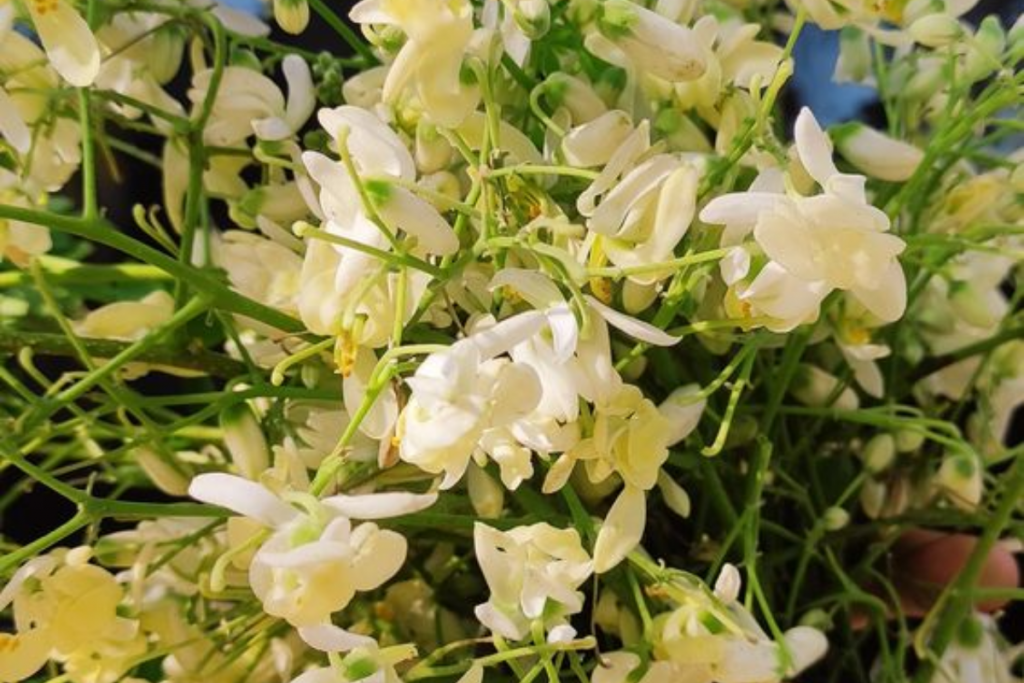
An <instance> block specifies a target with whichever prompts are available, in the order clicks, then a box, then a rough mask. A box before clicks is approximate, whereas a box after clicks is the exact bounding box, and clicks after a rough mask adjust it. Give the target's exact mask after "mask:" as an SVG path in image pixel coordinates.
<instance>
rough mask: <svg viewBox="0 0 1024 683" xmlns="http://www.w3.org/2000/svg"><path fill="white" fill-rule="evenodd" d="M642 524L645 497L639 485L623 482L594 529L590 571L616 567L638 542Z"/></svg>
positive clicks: (644, 522)
mask: <svg viewBox="0 0 1024 683" xmlns="http://www.w3.org/2000/svg"><path fill="white" fill-rule="evenodd" d="M646 525H647V497H646V496H645V495H644V491H643V489H640V488H638V487H636V486H633V485H631V484H626V486H625V487H624V488H623V489H622V493H620V494H619V497H618V498H616V499H615V502H614V503H612V507H611V509H610V510H608V516H607V517H606V518H605V520H604V522H603V523H602V524H601V530H600V531H599V532H598V533H597V541H595V543H594V571H595V572H596V573H598V574H603V573H605V572H607V571H611V570H612V569H614V568H615V567H617V566H618V565H619V563H620V562H622V561H623V560H624V559H626V556H627V555H628V554H629V553H631V552H633V550H634V549H636V547H637V546H639V545H640V540H641V539H642V538H643V535H644V527H645V526H646Z"/></svg>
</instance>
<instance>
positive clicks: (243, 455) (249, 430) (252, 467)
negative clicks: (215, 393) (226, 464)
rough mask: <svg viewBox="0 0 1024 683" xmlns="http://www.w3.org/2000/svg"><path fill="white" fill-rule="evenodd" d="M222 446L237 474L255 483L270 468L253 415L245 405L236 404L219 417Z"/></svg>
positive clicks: (266, 452)
mask: <svg viewBox="0 0 1024 683" xmlns="http://www.w3.org/2000/svg"><path fill="white" fill-rule="evenodd" d="M220 428H221V430H222V431H223V432H224V445H225V446H226V447H227V449H228V453H230V454H231V460H232V461H233V462H234V463H235V467H236V468H237V469H238V473H239V474H241V475H242V476H243V477H245V478H246V479H251V480H253V481H256V480H257V479H259V476H260V475H261V474H263V472H264V471H265V470H266V469H267V468H268V467H269V466H270V449H269V448H268V447H267V440H266V438H265V437H264V436H263V430H262V429H261V428H260V424H259V422H258V421H257V420H256V415H254V414H253V412H252V409H251V408H249V405H248V404H247V403H244V402H242V403H236V404H235V405H233V406H231V407H229V408H225V409H224V410H223V411H222V412H221V414H220Z"/></svg>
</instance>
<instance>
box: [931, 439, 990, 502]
mask: <svg viewBox="0 0 1024 683" xmlns="http://www.w3.org/2000/svg"><path fill="white" fill-rule="evenodd" d="M933 481H934V483H935V485H936V486H938V487H940V488H941V489H944V490H945V491H946V492H947V493H948V494H949V499H950V501H951V502H952V503H953V504H954V505H956V506H957V507H958V508H961V509H963V510H973V509H975V508H976V507H977V506H978V503H980V502H981V494H982V487H983V481H982V477H981V468H980V467H979V466H978V462H977V459H976V458H975V457H974V456H972V455H970V454H967V453H956V454H953V455H948V456H946V458H944V459H943V461H942V465H941V466H940V467H939V471H938V472H937V473H936V475H935V479H934V480H933Z"/></svg>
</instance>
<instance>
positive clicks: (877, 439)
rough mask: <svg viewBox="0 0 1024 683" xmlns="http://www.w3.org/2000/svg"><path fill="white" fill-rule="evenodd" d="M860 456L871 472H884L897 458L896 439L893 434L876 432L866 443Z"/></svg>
mask: <svg viewBox="0 0 1024 683" xmlns="http://www.w3.org/2000/svg"><path fill="white" fill-rule="evenodd" d="M860 457H861V460H863V461H864V468H865V469H867V471H868V472H870V473H871V474H878V473H879V472H884V471H885V470H887V469H889V466H890V465H892V461H893V460H894V459H895V458H896V439H895V438H893V436H892V435H891V434H876V435H875V436H873V437H871V440H870V441H868V442H867V444H865V445H864V450H862V451H861V453H860Z"/></svg>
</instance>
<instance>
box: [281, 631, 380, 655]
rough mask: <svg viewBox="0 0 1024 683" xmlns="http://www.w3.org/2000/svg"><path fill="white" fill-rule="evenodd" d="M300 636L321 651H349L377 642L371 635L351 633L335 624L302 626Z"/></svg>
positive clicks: (307, 643)
mask: <svg viewBox="0 0 1024 683" xmlns="http://www.w3.org/2000/svg"><path fill="white" fill-rule="evenodd" d="M299 637H300V638H302V640H303V641H305V643H306V645H309V646H310V647H311V648H313V649H314V650H320V651H321V652H348V651H349V650H353V649H355V648H357V647H373V646H375V645H376V644H377V641H375V640H374V639H373V638H370V637H369V636H361V635H358V634H356V633H350V632H348V631H346V630H345V629H343V628H341V627H340V626H335V625H334V624H317V625H316V626H301V627H299Z"/></svg>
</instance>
